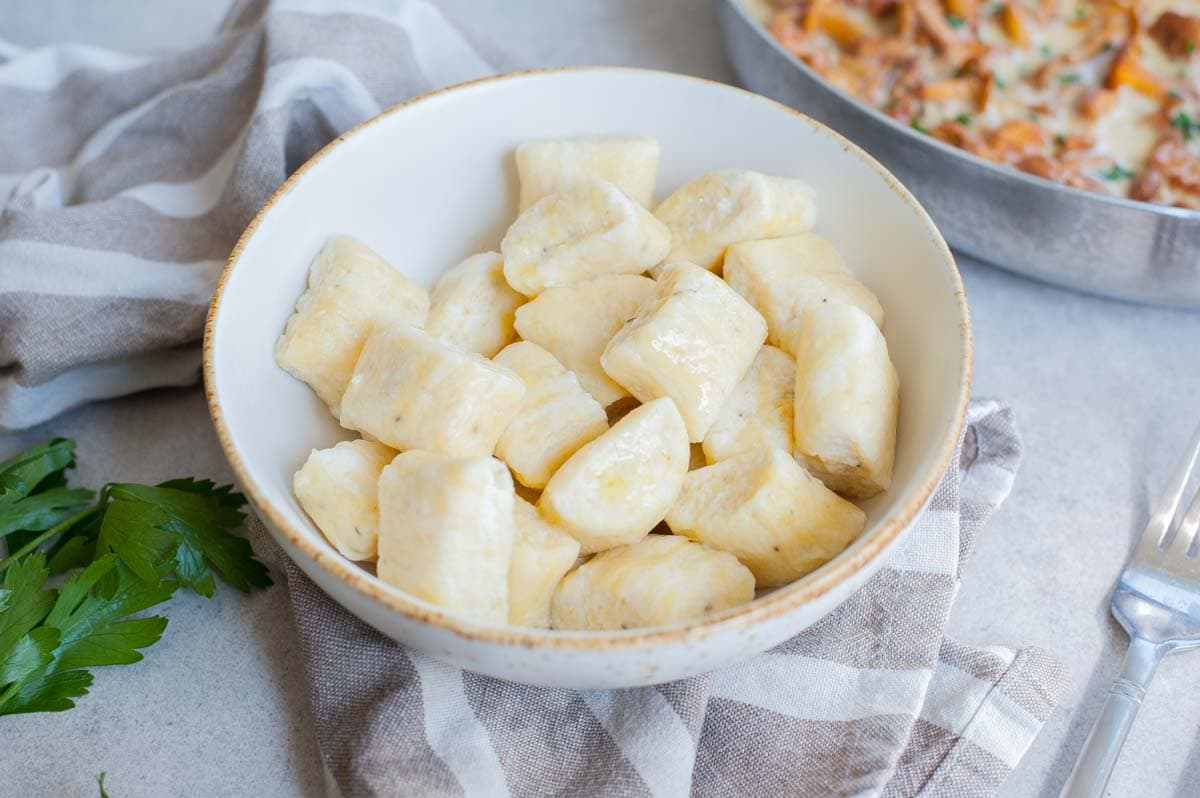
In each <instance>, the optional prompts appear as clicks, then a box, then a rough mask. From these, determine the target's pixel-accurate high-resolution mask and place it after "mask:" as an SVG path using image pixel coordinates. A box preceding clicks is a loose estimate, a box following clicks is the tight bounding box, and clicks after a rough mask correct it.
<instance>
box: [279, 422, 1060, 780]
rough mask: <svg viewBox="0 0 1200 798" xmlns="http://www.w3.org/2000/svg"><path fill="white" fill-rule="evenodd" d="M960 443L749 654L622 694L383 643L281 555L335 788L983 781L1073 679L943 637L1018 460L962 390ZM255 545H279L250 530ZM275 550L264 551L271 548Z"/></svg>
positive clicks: (996, 773) (1003, 766)
mask: <svg viewBox="0 0 1200 798" xmlns="http://www.w3.org/2000/svg"><path fill="white" fill-rule="evenodd" d="M968 422H969V426H968V429H967V431H966V435H965V438H964V440H963V443H962V447H961V450H960V457H959V458H957V459H956V462H955V464H954V465H953V466H952V467H951V469H950V470H949V471H948V472H947V473H946V474H945V476H944V477H943V479H942V480H941V482H940V484H939V485H938V487H937V489H936V492H935V493H934V495H933V498H932V499H931V502H930V504H929V506H928V508H927V509H926V510H925V512H924V513H923V514H922V515H921V516H920V517H919V519H918V520H917V521H916V522H915V523H914V526H913V528H912V529H911V530H910V532H909V534H908V536H907V537H906V538H905V539H904V540H903V542H902V544H901V545H900V546H899V548H898V549H897V550H896V551H895V552H894V553H893V554H892V555H891V556H890V559H889V561H888V563H887V565H886V566H885V567H884V568H883V569H882V570H881V571H880V572H879V573H878V574H876V575H875V576H874V577H872V578H871V580H870V581H869V582H868V583H867V584H866V585H865V586H864V587H863V588H862V589H861V590H859V591H858V592H857V593H856V594H854V596H852V597H851V598H850V599H849V600H847V601H846V602H845V603H844V604H842V605H841V606H840V607H838V608H837V609H836V610H835V611H834V612H833V613H831V614H830V615H829V616H827V617H826V618H825V619H824V620H822V621H821V622H819V623H818V624H817V625H815V626H813V627H811V628H809V629H807V630H806V631H804V632H802V633H800V634H798V635H797V636H796V637H794V638H792V639H791V640H789V641H788V642H786V643H784V644H783V645H781V646H779V647H777V648H775V649H773V650H772V651H770V652H768V653H765V654H762V655H759V656H757V657H754V658H752V659H750V660H749V661H747V662H744V663H741V664H738V665H735V666H732V667H729V668H726V669H724V670H720V671H717V672H715V673H711V674H707V675H704V676H698V677H695V678H692V679H687V680H684V681H679V682H672V683H668V684H661V685H656V686H653V687H644V688H637V689H630V690H611V691H575V690H562V689H541V688H535V687H529V686H525V685H520V684H514V683H511V682H504V681H500V680H497V679H492V678H489V677H485V676H480V675H477V674H473V673H469V672H466V671H462V670H459V669H458V668H455V667H452V666H450V665H447V664H444V663H442V662H439V661H437V660H434V659H431V658H429V657H427V656H424V655H422V654H418V653H417V652H415V651H411V650H407V649H405V648H403V647H401V646H399V645H397V644H396V643H394V642H392V641H391V640H388V639H387V638H385V637H383V636H382V635H380V634H379V633H378V632H376V631H374V630H373V629H371V628H369V627H368V626H366V625H365V624H363V623H362V622H361V621H359V620H358V619H356V618H355V617H354V616H352V615H350V614H349V613H348V612H346V611H345V610H344V609H342V608H341V607H340V606H339V605H337V604H335V603H334V602H333V601H332V600H331V599H329V598H328V597H327V596H326V595H325V594H324V593H323V592H321V590H320V589H319V588H317V587H316V586H315V585H313V583H312V582H311V581H309V580H308V578H307V577H305V576H304V575H303V574H302V573H301V572H300V570H299V569H298V568H296V566H295V565H293V564H292V563H290V562H285V563H284V570H285V572H286V575H287V582H288V584H289V587H290V590H291V597H292V602H293V606H294V609H295V617H296V624H297V626H298V628H299V632H300V641H301V647H302V651H303V654H304V658H305V663H306V671H307V677H308V686H309V694H310V697H311V700H312V704H313V709H314V714H315V716H316V731H317V735H318V738H319V740H320V744H321V750H322V752H323V753H324V756H325V764H326V766H327V768H328V770H329V772H330V774H331V777H332V779H333V781H334V782H335V783H336V786H337V788H338V789H339V790H340V791H341V793H342V794H343V795H345V796H486V797H487V798H491V796H516V797H517V798H525V797H526V796H551V795H569V796H581V797H583V798H587V797H590V796H596V797H597V798H599V797H605V798H607V797H608V796H612V797H613V798H618V797H620V798H632V797H633V796H654V797H655V798H682V797H683V796H713V797H714V798H718V797H726V796H728V797H730V798H755V797H756V796H784V795H787V796H886V797H887V798H901V797H908V796H921V797H922V798H972V796H990V795H993V794H994V793H995V792H996V790H997V789H998V787H999V786H1000V784H1001V782H1002V781H1003V780H1004V778H1005V777H1006V776H1007V774H1008V773H1009V772H1010V771H1011V770H1012V769H1013V768H1014V767H1016V766H1017V764H1018V763H1019V762H1020V760H1021V757H1022V756H1023V755H1024V753H1025V751H1026V750H1027V749H1028V748H1029V746H1030V744H1031V743H1032V742H1033V740H1034V738H1035V737H1036V736H1037V734H1038V731H1039V730H1040V729H1041V727H1042V724H1043V723H1044V722H1045V721H1046V719H1047V717H1048V716H1049V715H1050V713H1051V711H1052V710H1053V709H1054V707H1055V705H1056V704H1057V703H1058V701H1059V699H1060V698H1061V697H1062V695H1063V693H1064V691H1065V690H1066V688H1067V686H1068V682H1069V677H1068V675H1067V673H1066V672H1065V671H1064V670H1063V668H1062V666H1061V665H1059V664H1058V663H1057V662H1056V661H1055V660H1054V658H1053V657H1051V656H1050V655H1048V654H1046V653H1045V652H1043V651H1040V650H1038V649H1034V648H1025V649H1020V650H1013V649H1009V648H1001V647H988V648H978V647H973V646H967V645H963V644H961V643H957V642H955V641H953V640H949V639H947V638H946V637H945V635H944V630H945V627H946V622H947V619H948V617H949V613H950V607H951V604H952V603H953V601H954V596H955V594H956V592H957V588H958V583H959V577H960V574H961V570H962V568H963V565H964V563H965V561H966V559H967V557H968V556H969V555H970V553H971V551H972V549H973V547H974V541H975V537H976V535H977V534H978V533H979V531H980V529H981V528H982V526H983V524H984V522H985V521H986V520H987V518H988V516H989V515H990V514H991V512H992V511H993V510H994V509H995V508H996V507H997V506H998V505H999V504H1000V503H1001V502H1002V501H1003V500H1004V498H1005V497H1006V496H1007V495H1008V492H1009V489H1010V487H1011V485H1012V480H1013V476H1014V474H1015V472H1016V469H1017V466H1018V464H1019V462H1020V457H1021V451H1020V443H1019V438H1018V436H1017V432H1016V428H1015V426H1014V424H1013V419H1012V414H1011V411H1010V410H1009V409H1008V408H1006V407H1005V406H1003V405H1001V404H999V403H997V402H983V401H981V402H975V403H973V404H972V405H971V408H970V413H969V416H968ZM257 532H258V540H257V541H256V543H258V544H261V545H260V547H259V548H260V551H263V550H269V551H273V553H274V554H275V555H276V556H277V557H281V556H282V555H281V554H280V553H279V550H278V548H277V547H275V546H274V544H272V543H271V542H270V540H269V538H268V537H267V536H266V533H265V532H264V531H263V530H262V528H261V526H260V527H259V528H258V530H257ZM277 562H278V561H277Z"/></svg>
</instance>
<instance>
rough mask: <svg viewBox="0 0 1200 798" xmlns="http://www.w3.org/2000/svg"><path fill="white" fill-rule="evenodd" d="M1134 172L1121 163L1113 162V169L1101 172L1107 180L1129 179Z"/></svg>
mask: <svg viewBox="0 0 1200 798" xmlns="http://www.w3.org/2000/svg"><path fill="white" fill-rule="evenodd" d="M1133 174H1134V173H1133V172H1132V171H1130V170H1129V169H1126V168H1125V167H1124V166H1121V164H1113V168H1112V169H1108V170H1106V171H1104V172H1101V173H1100V176H1101V177H1103V178H1104V179H1105V180H1128V179H1129V178H1131V177H1133Z"/></svg>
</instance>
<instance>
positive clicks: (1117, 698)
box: [1060, 637, 1166, 798]
mask: <svg viewBox="0 0 1200 798" xmlns="http://www.w3.org/2000/svg"><path fill="white" fill-rule="evenodd" d="M1165 653H1166V651H1165V649H1164V648H1163V647H1161V646H1159V645H1157V644H1155V643H1151V642H1150V641H1149V640H1146V639H1144V638H1141V637H1134V638H1133V639H1132V640H1131V641H1130V643H1129V650H1128V651H1127V652H1125V662H1124V663H1123V664H1122V665H1121V675H1120V676H1118V677H1117V678H1116V680H1115V681H1114V682H1113V683H1112V687H1110V688H1109V689H1108V697H1107V698H1106V699H1105V701H1104V708H1103V709H1102V710H1100V717H1098V718H1096V725H1094V726H1093V727H1092V732H1091V734H1089V735H1088V738H1087V742H1085V743H1084V744H1083V750H1082V751H1080V752H1079V758H1078V759H1077V760H1075V767H1074V769H1072V770H1071V776H1070V778H1068V779H1067V783H1066V784H1065V785H1064V786H1063V790H1062V793H1061V794H1060V798H1101V796H1103V795H1104V788H1105V786H1106V785H1107V784H1108V777H1109V776H1110V775H1111V774H1112V770H1113V765H1115V764H1116V763H1117V755H1118V754H1120V752H1121V746H1122V745H1124V743H1125V737H1126V736H1127V735H1128V734H1129V729H1130V727H1131V726H1133V719H1134V716H1136V715H1137V711H1138V707H1140V706H1141V705H1142V697H1143V696H1145V695H1146V688H1147V687H1149V686H1150V679H1151V678H1153V677H1154V671H1155V669H1156V668H1157V667H1158V663H1159V660H1161V659H1162V657H1163V654H1165Z"/></svg>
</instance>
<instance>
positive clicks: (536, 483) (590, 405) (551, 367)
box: [495, 341, 608, 490]
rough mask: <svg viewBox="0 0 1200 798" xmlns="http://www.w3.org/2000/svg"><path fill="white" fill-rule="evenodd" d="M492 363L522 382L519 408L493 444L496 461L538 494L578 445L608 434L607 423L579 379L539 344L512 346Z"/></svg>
mask: <svg viewBox="0 0 1200 798" xmlns="http://www.w3.org/2000/svg"><path fill="white" fill-rule="evenodd" d="M495 362H497V363H499V364H500V365H501V366H505V367H506V368H509V369H512V371H513V372H514V373H515V374H516V375H517V376H518V377H520V378H521V379H522V380H523V381H524V382H525V398H524V400H523V401H522V402H521V409H520V410H519V411H518V412H517V414H516V415H515V416H514V417H513V419H512V421H510V422H509V423H508V427H506V428H505V430H504V433H503V434H502V435H501V436H500V440H499V441H497V443H496V456H497V457H499V458H500V459H501V460H503V461H504V462H506V463H508V465H509V467H510V468H512V470H513V474H515V475H516V477H517V479H518V480H520V481H521V484H523V485H526V486H528V487H530V488H534V489H538V490H540V489H541V488H544V487H546V482H548V481H549V479H550V475H551V474H553V473H554V472H555V471H556V470H557V469H558V467H559V466H561V465H562V464H563V463H564V462H565V461H566V459H567V458H568V457H570V456H571V455H572V454H574V453H575V451H576V450H577V449H579V447H580V446H583V445H584V444H585V443H587V442H588V441H590V440H592V439H594V438H596V437H598V436H600V435H601V434H603V433H604V432H605V431H606V430H607V429H608V419H607V417H606V416H605V413H604V408H603V407H601V405H600V403H599V402H597V401H596V400H595V399H593V398H592V397H591V396H589V395H588V393H587V392H586V391H584V390H583V388H581V387H580V386H579V380H578V378H576V376H575V375H574V374H573V373H572V372H570V371H567V370H566V369H565V368H563V367H562V364H561V363H559V362H558V361H557V360H555V359H554V355H552V354H550V353H549V352H547V351H546V350H545V349H542V348H541V347H540V346H538V345H537V344H534V343H530V342H529V341H518V342H517V343H515V344H510V345H509V346H507V347H505V348H504V349H503V350H502V351H501V352H500V354H498V355H496V357H495Z"/></svg>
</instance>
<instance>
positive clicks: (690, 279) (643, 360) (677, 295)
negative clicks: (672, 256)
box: [600, 262, 767, 443]
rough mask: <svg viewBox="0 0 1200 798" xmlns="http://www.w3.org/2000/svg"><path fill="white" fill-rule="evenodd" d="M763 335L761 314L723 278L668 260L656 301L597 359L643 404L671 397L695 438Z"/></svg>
mask: <svg viewBox="0 0 1200 798" xmlns="http://www.w3.org/2000/svg"><path fill="white" fill-rule="evenodd" d="M766 337H767V323H766V322H765V321H764V320H763V317H762V316H761V315H760V314H759V312H758V311H757V310H755V309H754V308H753V307H751V306H750V304H749V303H747V302H746V300H744V299H742V297H741V296H739V295H738V293H737V292H736V291H734V290H733V289H732V288H730V287H729V286H727V285H726V284H725V283H724V281H723V280H721V278H720V277H717V276H716V275H714V274H712V273H710V272H707V271H705V270H704V269H701V268H700V267H699V266H697V265H695V264H693V263H683V262H681V263H671V264H668V265H667V266H666V267H664V268H663V270H662V271H661V272H660V273H659V275H658V278H657V280H656V286H655V298H654V299H653V300H651V301H650V302H647V303H646V304H645V305H643V306H642V308H641V310H639V311H638V314H637V316H636V317H634V318H633V319H631V320H630V321H629V323H627V324H626V325H625V326H624V327H622V328H621V330H620V331H619V332H618V333H617V334H616V335H615V336H613V338H612V340H611V341H609V342H608V346H607V347H606V348H605V350H604V354H603V355H602V356H601V357H600V364H601V365H602V366H603V367H604V370H605V372H607V373H608V376H610V377H612V378H613V379H614V380H616V381H617V382H618V383H620V384H621V385H623V386H624V387H625V388H626V389H627V390H628V391H629V392H630V393H631V394H633V395H634V396H635V397H636V398H638V399H640V400H641V401H643V402H647V401H650V400H651V399H657V398H658V397H661V396H668V397H670V398H671V399H673V400H674V401H675V404H676V405H677V406H678V407H679V412H680V413H681V414H682V415H683V419H684V421H685V422H686V423H687V428H688V437H689V438H690V440H692V441H694V442H697V443H698V442H700V441H702V440H704V436H705V435H706V434H707V433H708V428H709V427H711V426H712V424H713V422H714V421H716V418H717V414H718V413H719V412H720V411H721V406H722V405H723V404H724V403H725V400H726V399H728V398H729V395H730V394H731V393H732V392H733V389H734V387H735V386H736V385H737V384H738V382H739V381H740V380H741V379H742V377H743V376H745V374H746V371H747V370H748V369H749V368H750V364H751V363H752V362H753V361H754V356H755V354H756V353H757V352H758V349H759V347H761V346H762V343H763V341H764V340H765V339H766Z"/></svg>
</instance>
